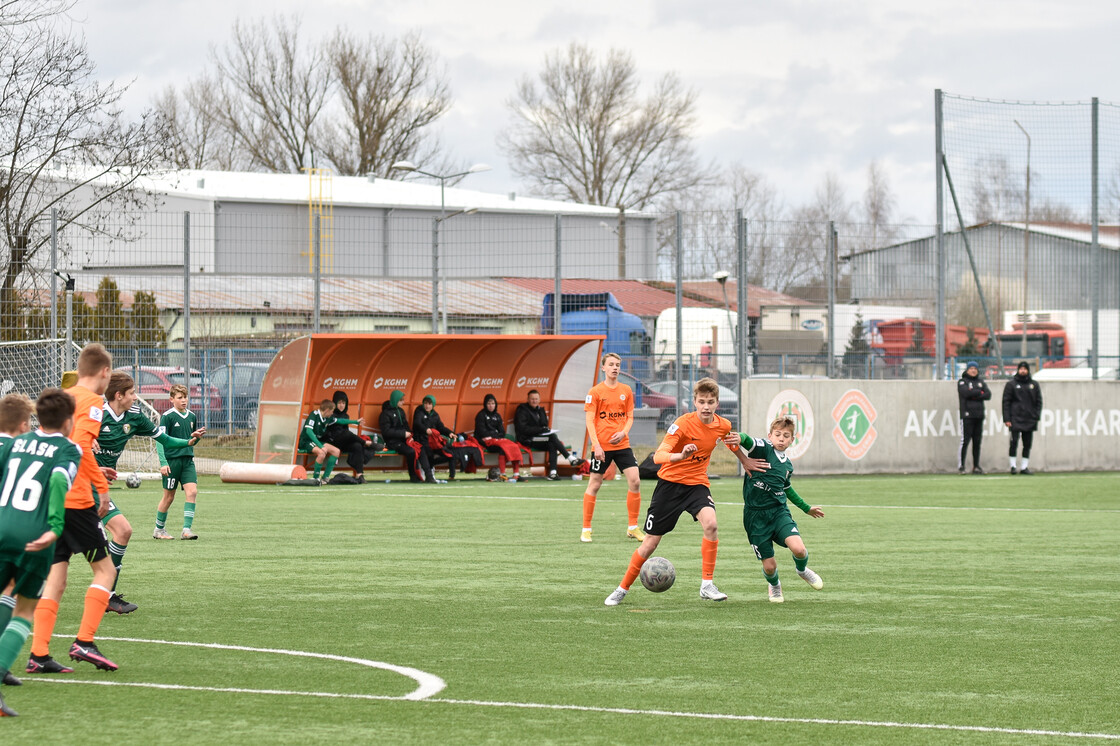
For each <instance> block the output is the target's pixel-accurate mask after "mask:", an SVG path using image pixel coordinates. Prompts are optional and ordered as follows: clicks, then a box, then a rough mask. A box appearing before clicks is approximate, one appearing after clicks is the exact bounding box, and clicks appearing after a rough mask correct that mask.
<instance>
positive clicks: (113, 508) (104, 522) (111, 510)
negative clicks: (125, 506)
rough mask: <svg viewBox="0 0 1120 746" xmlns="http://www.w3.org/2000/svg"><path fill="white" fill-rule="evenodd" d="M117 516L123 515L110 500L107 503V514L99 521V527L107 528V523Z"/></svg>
mask: <svg viewBox="0 0 1120 746" xmlns="http://www.w3.org/2000/svg"><path fill="white" fill-rule="evenodd" d="M119 515H124V513H122V512H121V509H120V508H118V507H117V504H116V503H114V502H113V501H112V500H110V501H109V512H108V513H106V514H105V517H104V518H102V519H101V525H102V526H108V525H109V521H111V520H113V519H114V518H116V517H117V516H119Z"/></svg>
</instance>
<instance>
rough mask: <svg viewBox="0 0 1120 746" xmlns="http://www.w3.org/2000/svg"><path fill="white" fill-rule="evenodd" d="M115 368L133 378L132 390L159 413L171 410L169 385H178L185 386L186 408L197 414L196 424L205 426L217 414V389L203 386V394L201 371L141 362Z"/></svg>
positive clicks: (218, 411) (220, 406)
mask: <svg viewBox="0 0 1120 746" xmlns="http://www.w3.org/2000/svg"><path fill="white" fill-rule="evenodd" d="M117 370H123V371H124V372H125V373H127V374H129V375H130V376H132V379H133V380H134V381H136V393H137V394H138V395H139V396H140V398H141V399H143V400H144V401H146V402H148V404H151V405H152V408H153V409H155V410H156V411H157V412H159V413H160V414H163V413H164V412H166V411H167V410H168V409H171V394H170V392H171V387H172V386H173V385H175V384H181V385H183V386H186V387H187V392H188V394H187V395H188V396H189V397H190V405H189V406H190V409H191V410H192V411H193V412H195V413H196V414H197V415H198V419H199V423H200V424H202V425H203V426H207V425H206V422H207V421H208V420H209V421H211V422H213V421H214V419H215V417H220V416H221V415H220V413H221V410H222V399H221V397H220V396H218V390H217V389H216V388H214V387H213V386H207V387H206V390H205V391H206V393H205V395H204V394H203V383H202V373H201V372H200V371H197V370H195V369H194V368H191V370H190V372H189V374H188V372H187V371H184V370H183V369H182V368H173V367H171V366H167V365H141V366H140V367H139V368H137V367H135V366H132V365H122V366H120V367H119V368H117ZM204 414H205V415H206V416H205V417H204V416H203V415H204Z"/></svg>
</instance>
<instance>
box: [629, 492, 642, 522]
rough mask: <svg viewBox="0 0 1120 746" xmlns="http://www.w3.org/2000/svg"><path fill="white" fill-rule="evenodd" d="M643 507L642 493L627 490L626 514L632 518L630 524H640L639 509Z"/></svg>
mask: <svg viewBox="0 0 1120 746" xmlns="http://www.w3.org/2000/svg"><path fill="white" fill-rule="evenodd" d="M641 509H642V493H641V492H631V491H630V490H626V514H627V516H628V517H629V518H630V523H629V524H627V525H629V526H637V525H638V511H639V510H641Z"/></svg>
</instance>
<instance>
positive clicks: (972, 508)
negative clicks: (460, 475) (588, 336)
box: [207, 489, 1120, 513]
mask: <svg viewBox="0 0 1120 746" xmlns="http://www.w3.org/2000/svg"><path fill="white" fill-rule="evenodd" d="M288 492H291V493H293V494H308V495H310V494H319V495H322V494H323V493H316V491H315V489H310V490H308V491H306V492H297V490H295V489H291V490H288V491H286V492H285V493H284V494H288ZM207 494H211V495H223V494H224V495H235V494H236V495H247V494H269V495H274V494H276V490H275V489H262V490H230V491H223V490H209V491H208V492H207ZM376 494H377V496H378V497H407V498H442V497H447V498H454V499H455V500H538V501H541V502H580V503H582V502H583V495H580V496H579V497H534V496H530V495H460V494H452V493H447V492H436V491H432V492H428V491H423V492H378V493H376ZM817 504H818V505H820V506H821V507H824V508H848V509H854V510H966V511H989V512H996V513H1120V509H1117V508H1101V509H1089V508H992V507H987V506H982V505H959V506H955V505H839V504H833V503H824V502H822V503H817ZM716 505H731V506H737V507H742V505H743V503H742V502H739V501H734V502H726V501H716Z"/></svg>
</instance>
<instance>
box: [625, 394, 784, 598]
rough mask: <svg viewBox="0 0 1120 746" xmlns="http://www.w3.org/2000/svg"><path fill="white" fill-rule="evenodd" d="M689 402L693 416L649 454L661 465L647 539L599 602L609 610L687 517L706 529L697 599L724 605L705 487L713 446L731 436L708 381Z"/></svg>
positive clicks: (756, 466) (755, 463)
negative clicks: (619, 580)
mask: <svg viewBox="0 0 1120 746" xmlns="http://www.w3.org/2000/svg"><path fill="white" fill-rule="evenodd" d="M692 403H693V404H694V405H695V411H692V412H688V413H687V414H684V415H681V416H680V417H678V418H677V421H676V422H674V423H673V424H672V425H671V426H670V427H669V431H668V432H667V433H666V434H665V440H663V441H662V442H661V446H660V447H658V449H657V452H656V453H654V454H653V461H654V463H657V464H661V469H660V471H658V473H657V486H656V487H655V488H654V490H653V497H652V498H650V501H649V509H648V510H647V511H646V538H645V539H643V540H642V543H641V545H640V546H639V547H638V548H637V549H636V550H635V551H634V554H633V555H632V556H631V557H630V566H629V567H628V568H627V569H626V574H625V575H624V576H623V577H622V583H621V584H620V585H619V586H618V588H616V589H615V590H614V592H613V593H611V595H609V596H607V599H606V601H604V602H603V603H605V604H606V605H607V606H618V604H619V603H621V602H622V599H623V598H625V597H626V594H627V593H628V592H629V591H630V586H631V585H632V584H633V583H634V580H635V579H636V578H637V577H638V573H639V572H641V569H642V565H643V564H644V563H645V561H646V560H647V559H649V557H650V555H652V554H653V551H654V550H655V549H657V545H658V544H659V543H660V542H661V537H662V536H664V535H665V534H667V533H669V532H670V531H672V530H673V528H674V527H675V526H676V525H677V519H678V518H680V516H681V513H685V512H687V513H688V514H689V515H691V516H692V518H693V520H696V521H699V523H700V527H701V528H703V529H704V537H703V538H702V539H701V540H700V570H701V573H700V575H701V581H700V598H702V599H707V600H709V601H725V600H727V594H726V593H721V592H720V590H719V588H716V584H715V583H714V582H713V580H714V577H715V570H716V550H717V548H718V546H719V535H718V530H717V528H718V527H717V525H716V504H715V502H714V501H713V500H712V492H711V486H710V485H709V483H708V462H709V461H710V460H711V456H712V451H713V450H715V447H716V444H717V443H719V442H720V441H721V440H723V438H724V436H726V435H727V434H728V433H729V432H731V423H730V422H729V421H728V420H725V419H724V418H723V417H720V416H719V415H717V414H716V407H718V406H719V385H718V384H717V383H716V382H715V381H713V380H712V379H711V378H701V379H700V380H699V381H697V382H696V385H695V386H693V387H692ZM728 447H729V448H730V447H731V446H728ZM745 466H746V467H747V468H748V469H749V470H750V471H755V470H758V471H761V470H764V469H765V468H766V467H767V463H766V462H765V461H762V460H760V459H752V460H749V462H748V463H747V464H745Z"/></svg>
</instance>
